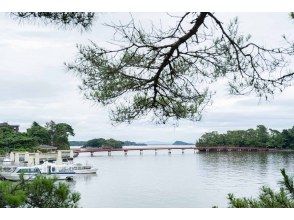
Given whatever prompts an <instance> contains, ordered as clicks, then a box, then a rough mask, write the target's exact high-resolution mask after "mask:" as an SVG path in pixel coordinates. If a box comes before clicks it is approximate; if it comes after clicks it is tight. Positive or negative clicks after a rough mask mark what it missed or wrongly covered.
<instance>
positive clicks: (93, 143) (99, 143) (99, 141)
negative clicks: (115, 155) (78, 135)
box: [69, 138, 147, 148]
mask: <svg viewBox="0 0 294 220" xmlns="http://www.w3.org/2000/svg"><path fill="white" fill-rule="evenodd" d="M69 144H70V146H82V147H111V148H122V147H123V146H147V144H145V143H136V142H133V141H119V140H115V139H112V138H110V139H104V138H94V139H91V140H88V141H70V142H69Z"/></svg>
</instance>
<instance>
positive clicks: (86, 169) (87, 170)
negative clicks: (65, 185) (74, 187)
mask: <svg viewBox="0 0 294 220" xmlns="http://www.w3.org/2000/svg"><path fill="white" fill-rule="evenodd" d="M72 167H73V170H74V172H75V174H94V173H96V172H97V168H93V167H92V166H90V165H83V164H81V163H77V164H73V165H72Z"/></svg>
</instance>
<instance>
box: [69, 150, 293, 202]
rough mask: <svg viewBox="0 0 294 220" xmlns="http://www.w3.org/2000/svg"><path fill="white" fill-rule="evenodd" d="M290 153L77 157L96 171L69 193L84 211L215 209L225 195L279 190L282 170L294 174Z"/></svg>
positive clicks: (81, 176) (186, 153)
mask: <svg viewBox="0 0 294 220" xmlns="http://www.w3.org/2000/svg"><path fill="white" fill-rule="evenodd" d="M293 159H294V154H292V153H257V152H209V153H197V154H193V152H192V151H185V153H184V154H182V153H181V151H172V154H171V155H168V154H167V152H164V151H159V152H158V154H157V155H156V156H155V155H154V152H144V155H143V156H140V155H139V154H138V153H136V152H134V153H130V154H128V156H123V155H121V154H120V155H119V154H117V155H116V154H114V155H113V156H111V157H108V156H101V155H96V156H94V157H90V156H89V155H84V156H82V155H81V156H79V157H78V158H76V159H75V160H76V162H83V163H85V162H86V161H87V162H88V163H89V164H92V165H94V166H95V167H97V168H98V173H97V175H80V176H79V177H78V178H76V179H75V183H74V184H73V188H74V189H75V190H77V191H79V192H80V193H81V197H82V199H81V206H83V207H212V206H213V205H218V206H219V207H226V206H227V199H226V197H227V194H228V193H230V192H232V193H235V194H237V195H238V196H255V195H256V194H257V192H258V189H259V188H260V187H261V186H262V185H265V184H266V185H269V186H271V187H275V188H278V185H277V181H278V180H280V179H281V176H280V169H281V168H286V169H287V170H288V172H289V173H290V174H291V173H292V174H293V171H294V170H293V169H294V166H293Z"/></svg>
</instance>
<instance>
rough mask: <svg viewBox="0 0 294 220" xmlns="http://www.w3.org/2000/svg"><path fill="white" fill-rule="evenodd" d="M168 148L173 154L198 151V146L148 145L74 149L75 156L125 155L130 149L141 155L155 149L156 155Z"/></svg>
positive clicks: (169, 152)
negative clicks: (179, 151) (81, 154)
mask: <svg viewBox="0 0 294 220" xmlns="http://www.w3.org/2000/svg"><path fill="white" fill-rule="evenodd" d="M163 150H167V152H168V154H171V152H172V150H181V151H182V154H184V151H185V150H194V153H196V150H197V148H196V147H146V148H79V149H74V154H75V156H78V155H79V154H80V153H90V154H91V156H93V155H94V153H95V152H107V153H108V156H111V152H122V153H124V155H125V156H127V155H128V152H129V151H139V152H140V155H143V151H154V153H155V155H156V154H157V151H163Z"/></svg>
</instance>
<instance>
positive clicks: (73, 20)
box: [12, 12, 95, 30]
mask: <svg viewBox="0 0 294 220" xmlns="http://www.w3.org/2000/svg"><path fill="white" fill-rule="evenodd" d="M12 15H14V16H15V17H18V18H19V19H20V20H21V21H29V22H35V21H36V20H37V21H38V20H39V21H41V22H42V23H45V24H46V25H47V24H55V25H57V26H59V27H61V28H67V27H73V28H75V27H80V28H81V30H88V29H90V27H91V26H92V23H93V20H94V18H95V13H93V12H16V13H12Z"/></svg>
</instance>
